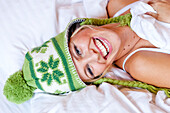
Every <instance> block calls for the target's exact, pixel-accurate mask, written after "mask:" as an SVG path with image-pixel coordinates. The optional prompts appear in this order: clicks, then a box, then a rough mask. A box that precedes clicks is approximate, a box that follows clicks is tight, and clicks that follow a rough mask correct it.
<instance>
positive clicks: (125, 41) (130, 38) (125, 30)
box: [115, 26, 141, 60]
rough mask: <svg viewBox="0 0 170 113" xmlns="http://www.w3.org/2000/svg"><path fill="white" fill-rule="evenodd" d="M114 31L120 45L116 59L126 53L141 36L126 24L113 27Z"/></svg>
mask: <svg viewBox="0 0 170 113" xmlns="http://www.w3.org/2000/svg"><path fill="white" fill-rule="evenodd" d="M115 32H117V34H118V35H119V37H120V39H121V46H120V48H119V51H118V53H117V57H116V59H115V60H118V59H120V58H122V57H123V56H125V55H126V54H128V53H129V52H130V51H131V50H132V49H133V48H134V46H135V45H136V44H137V42H138V41H139V40H140V39H141V38H140V37H139V36H137V35H136V33H135V32H133V31H132V29H131V28H130V27H128V26H122V27H118V28H116V29H115Z"/></svg>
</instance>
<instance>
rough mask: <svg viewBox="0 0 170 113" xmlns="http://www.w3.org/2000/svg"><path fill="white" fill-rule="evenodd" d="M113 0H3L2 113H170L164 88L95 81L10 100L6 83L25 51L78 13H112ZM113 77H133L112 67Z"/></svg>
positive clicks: (0, 0) (0, 15)
mask: <svg viewBox="0 0 170 113" xmlns="http://www.w3.org/2000/svg"><path fill="white" fill-rule="evenodd" d="M106 4H107V0H95V1H94V0H0V39H1V41H0V113H112V112H116V113H141V112H142V113H164V112H165V113H166V112H170V99H168V98H166V96H165V94H164V92H162V91H160V92H158V94H157V95H154V94H152V93H150V92H148V91H147V90H141V89H132V88H125V87H123V88H118V87H117V86H113V85H110V84H108V83H103V84H101V85H100V86H99V87H98V88H96V86H94V85H90V86H88V87H86V88H84V89H82V90H81V91H77V92H73V93H70V94H68V95H67V96H56V95H49V94H44V93H35V95H34V97H33V98H32V99H31V100H29V101H27V102H25V103H23V104H21V105H16V104H14V103H11V102H9V101H7V100H6V98H5V96H4V95H3V86H4V84H5V81H6V79H7V78H8V77H9V75H10V74H12V73H14V72H15V71H17V70H19V69H21V68H22V65H23V62H24V55H25V53H26V52H27V51H28V50H30V49H31V48H33V47H36V46H39V45H41V44H42V43H43V42H44V41H46V40H48V39H49V38H51V37H52V36H55V35H57V34H58V33H59V32H61V31H62V30H63V29H65V26H66V25H67V23H68V22H69V21H70V20H72V19H74V18H76V17H99V18H106V17H107V13H106V10H105V7H106ZM107 76H108V77H112V78H118V79H131V78H130V77H129V75H128V74H127V73H125V72H123V71H121V70H120V69H117V68H115V67H112V68H111V69H110V72H108V73H107Z"/></svg>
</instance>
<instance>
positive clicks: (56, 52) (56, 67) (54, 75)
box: [3, 14, 131, 104]
mask: <svg viewBox="0 0 170 113" xmlns="http://www.w3.org/2000/svg"><path fill="white" fill-rule="evenodd" d="M130 18H131V15H129V14H128V15H126V16H124V17H121V16H120V17H115V18H111V19H106V20H105V19H102V20H101V19H88V18H80V19H75V20H73V21H71V22H70V23H69V24H68V26H67V27H66V30H65V31H64V32H62V33H60V34H59V35H57V36H56V37H53V38H51V39H50V40H48V41H46V42H45V43H44V44H43V45H42V46H40V47H36V48H34V49H33V50H31V51H29V52H27V53H26V55H25V61H24V65H23V69H22V71H17V72H16V73H14V74H13V75H11V76H10V77H9V78H8V80H7V81H6V83H5V86H4V90H3V91H4V95H5V96H6V98H7V99H8V100H9V101H11V102H14V103H17V104H21V103H23V102H25V101H27V100H29V99H30V98H32V96H33V92H34V90H35V89H40V90H42V91H44V92H47V93H52V94H63V93H67V92H70V91H75V90H79V89H82V88H84V87H86V84H85V83H84V82H83V81H82V80H81V79H80V77H79V75H78V73H77V71H76V68H75V66H74V63H73V61H72V58H71V55H70V52H69V48H68V43H69V39H70V37H71V36H72V34H73V32H74V31H75V30H76V29H77V28H79V27H80V25H97V26H100V25H105V24H109V23H118V22H120V25H130ZM119 20H120V21H119Z"/></svg>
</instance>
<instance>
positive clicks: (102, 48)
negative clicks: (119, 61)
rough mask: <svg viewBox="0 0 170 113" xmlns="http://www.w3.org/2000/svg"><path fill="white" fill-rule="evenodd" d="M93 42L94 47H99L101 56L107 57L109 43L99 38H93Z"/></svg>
mask: <svg viewBox="0 0 170 113" xmlns="http://www.w3.org/2000/svg"><path fill="white" fill-rule="evenodd" d="M94 43H95V45H96V47H97V48H98V49H99V51H100V53H101V54H102V56H103V58H104V59H107V56H108V54H109V52H110V49H109V45H108V44H107V43H106V41H105V40H102V39H101V38H94Z"/></svg>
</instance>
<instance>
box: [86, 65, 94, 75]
mask: <svg viewBox="0 0 170 113" xmlns="http://www.w3.org/2000/svg"><path fill="white" fill-rule="evenodd" d="M87 70H88V72H89V73H90V75H91V76H92V77H91V78H93V77H94V74H93V72H92V70H91V68H90V66H89V65H87Z"/></svg>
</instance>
